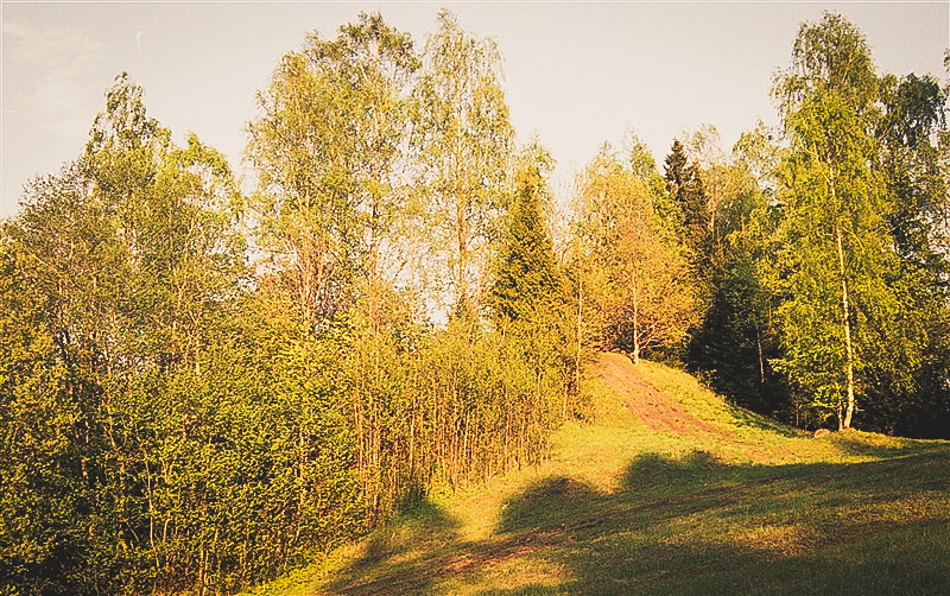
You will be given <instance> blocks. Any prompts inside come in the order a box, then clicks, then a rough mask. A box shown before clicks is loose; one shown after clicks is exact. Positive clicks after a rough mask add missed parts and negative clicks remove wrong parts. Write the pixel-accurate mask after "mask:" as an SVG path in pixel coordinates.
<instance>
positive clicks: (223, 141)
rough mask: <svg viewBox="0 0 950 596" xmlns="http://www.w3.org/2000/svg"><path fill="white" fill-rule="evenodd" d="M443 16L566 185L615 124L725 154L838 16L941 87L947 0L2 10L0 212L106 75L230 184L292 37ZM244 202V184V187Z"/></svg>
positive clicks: (76, 134)
mask: <svg viewBox="0 0 950 596" xmlns="http://www.w3.org/2000/svg"><path fill="white" fill-rule="evenodd" d="M441 6H445V7H447V8H449V9H450V10H452V11H453V12H454V13H455V14H456V15H457V16H458V19H459V22H460V24H461V25H462V26H463V27H464V28H465V29H466V30H468V31H469V32H470V33H472V34H474V35H476V36H478V37H493V38H495V39H496V40H497V42H498V45H499V47H500V49H501V52H502V54H503V56H504V58H505V66H504V70H505V74H506V77H505V90H506V93H507V99H508V103H509V106H510V108H511V119H512V123H513V124H514V126H515V129H516V130H517V131H518V135H519V140H520V141H527V140H528V139H529V138H530V137H532V136H537V137H538V138H539V139H540V141H541V142H542V143H543V144H544V145H546V146H547V147H548V148H549V149H550V150H551V151H552V153H553V154H554V157H555V159H557V161H558V169H557V170H556V172H555V180H554V181H553V184H554V186H555V189H556V190H558V189H560V192H566V190H564V189H566V188H567V186H568V181H569V180H571V179H572V177H573V173H574V171H575V170H577V169H579V168H581V167H582V166H583V165H584V164H585V163H586V162H588V161H589V160H590V159H591V158H592V157H593V156H594V155H595V154H596V152H597V151H598V149H599V148H600V146H601V145H602V144H603V143H604V142H610V143H611V144H612V145H614V146H620V145H621V144H622V142H623V139H624V138H625V137H626V133H627V131H629V130H634V131H636V132H637V133H638V134H639V136H640V137H641V138H642V139H643V140H644V141H646V143H647V144H648V145H649V147H650V148H651V150H652V151H653V154H654V157H655V158H656V160H657V163H658V164H661V163H662V160H663V158H664V156H665V155H666V153H667V152H668V150H669V147H670V145H671V143H672V141H673V139H674V138H675V137H677V136H680V135H682V134H683V132H684V131H691V130H695V129H696V128H697V127H699V126H700V125H701V124H712V125H713V126H715V127H716V128H717V129H718V130H719V132H720V133H721V135H722V141H723V149H725V150H727V151H728V150H729V148H730V147H731V146H732V144H733V143H734V142H735V141H736V139H737V138H738V136H739V134H740V133H742V132H744V131H747V130H751V129H753V128H754V127H755V125H756V122H757V121H758V120H763V121H765V122H766V123H768V124H776V123H777V121H778V120H777V116H776V113H775V109H774V106H773V104H772V102H771V100H770V98H769V89H770V87H771V85H772V78H773V75H774V74H775V72H776V70H777V69H783V68H786V67H788V65H789V63H790V56H791V48H792V43H793V42H794V39H795V36H796V33H797V31H798V27H799V25H800V23H801V22H802V21H812V22H816V21H819V20H821V18H822V13H823V12H824V11H826V10H831V11H836V12H840V13H841V14H843V15H844V16H845V17H846V18H847V19H849V20H850V21H851V22H852V23H854V24H855V25H856V26H857V27H858V28H859V29H860V30H861V31H863V32H864V34H865V35H866V37H867V40H868V43H869V45H870V46H871V50H872V53H873V57H874V60H875V63H876V64H877V66H878V69H879V71H880V72H881V73H884V72H891V73H895V74H898V75H904V74H908V73H910V72H914V73H916V74H918V75H923V74H932V75H935V76H937V77H938V78H939V79H940V80H942V81H944V80H946V77H947V75H946V72H945V71H944V68H943V54H944V51H945V50H946V49H947V48H948V47H950V3H948V2H946V1H945V0H944V1H940V2H876V3H872V2H850V3H842V2H837V3H826V2H784V3H781V2H702V3H700V2H676V3H674V2H613V3H569V2H563V3H546V2H530V3H529V2H510V3H486V2H476V3H454V2H435V3H430V2H414V3H404V2H346V3H339V2H338V3H326V2H280V3H278V2H192V3H180V2H179V3H175V2H164V3H158V2H154V3H153V2H125V3H106V2H99V3H79V2H49V3H40V2H10V1H7V0H0V12H2V21H3V28H2V38H3V39H2V72H0V82H2V121H0V128H2V156H0V157H2V185H0V187H2V188H0V192H2V195H0V217H10V216H12V215H14V214H15V213H16V211H17V208H18V203H19V199H20V195H21V189H22V186H23V184H24V182H25V181H26V180H27V179H29V178H30V177H32V176H33V175H35V174H49V173H55V172H57V171H58V170H59V168H60V166H61V165H62V163H63V162H65V161H68V160H71V159H74V158H75V157H77V156H78V155H79V154H80V153H81V152H82V149H83V146H84V144H85V141H86V135H87V133H88V130H89V127H90V126H91V125H92V122H93V119H94V118H95V116H96V114H97V113H98V112H100V111H102V110H103V109H104V104H105V100H104V92H105V90H106V89H107V88H108V87H109V86H110V85H111V83H112V81H113V79H114V78H115V76H116V75H117V74H118V73H119V72H121V71H128V72H129V74H130V75H131V77H132V80H133V81H135V82H136V83H138V84H140V85H142V86H143V87H144V89H145V104H146V107H147V109H148V111H149V114H150V115H151V116H152V117H154V118H157V119H158V120H159V122H160V123H161V124H162V125H163V126H166V127H168V128H171V130H172V133H173V135H174V138H175V140H176V141H177V142H179V143H182V142H183V141H184V138H185V135H186V134H187V133H188V132H194V133H196V134H197V135H198V137H199V138H201V140H202V141H203V142H205V143H206V144H208V145H211V146H212V147H215V148H216V149H218V150H220V151H222V152H223V153H224V154H225V155H226V156H227V157H228V158H229V160H230V162H231V165H232V167H233V168H234V170H235V171H236V172H237V173H238V175H239V176H240V175H242V172H245V171H246V170H245V166H244V165H242V163H241V157H242V155H243V150H244V146H245V143H246V137H245V134H244V132H243V130H244V125H245V123H246V122H247V121H249V120H251V119H252V118H253V117H254V116H255V114H256V108H255V100H254V97H255V93H256V92H257V91H258V90H260V89H263V88H265V87H266V86H267V84H268V81H269V78H270V75H271V72H272V71H273V70H274V68H275V67H276V66H277V64H278V62H279V60H280V57H281V56H282V55H283V54H285V53H287V52H289V51H291V50H296V49H299V48H300V47H301V46H302V44H303V41H304V37H305V35H306V33H307V32H309V31H313V30H317V31H319V33H320V35H321V36H322V37H324V38H335V37H336V34H337V29H338V28H339V27H340V26H341V25H343V24H346V23H349V22H353V21H355V20H356V18H357V15H358V14H359V13H360V12H361V11H364V12H372V11H379V12H380V13H382V15H383V17H384V19H385V20H386V21H387V22H388V23H389V24H390V25H392V26H394V27H396V28H397V29H399V30H401V31H406V32H409V33H411V34H412V36H413V37H414V39H415V41H416V44H417V47H418V48H420V49H421V48H422V46H423V44H424V41H425V36H426V35H427V34H429V33H432V32H433V31H434V30H435V19H436V14H437V12H438V10H439V8H440V7H441ZM247 190H249V189H247Z"/></svg>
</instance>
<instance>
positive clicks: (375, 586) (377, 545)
mask: <svg viewBox="0 0 950 596" xmlns="http://www.w3.org/2000/svg"><path fill="white" fill-rule="evenodd" d="M459 527H460V523H459V521H458V520H457V519H455V518H454V517H452V516H451V515H449V514H448V513H447V512H446V511H445V509H444V508H442V507H440V506H439V505H437V504H435V503H433V502H432V501H430V500H429V499H427V498H421V499H419V500H418V501H416V502H414V503H412V504H411V505H409V506H407V507H406V508H405V510H404V512H403V513H402V514H401V515H400V516H398V517H397V518H396V519H394V520H392V521H391V522H390V523H389V524H387V525H386V526H385V527H383V528H381V529H379V530H377V531H376V532H374V533H373V534H371V535H370V537H369V538H368V539H367V540H366V541H365V543H364V544H365V546H364V547H363V551H362V553H361V554H360V555H359V556H358V557H356V558H355V559H354V560H353V561H352V562H351V563H350V564H349V565H347V567H346V568H344V569H342V570H340V571H339V572H337V573H336V574H335V577H334V579H333V580H332V581H331V582H330V583H329V584H328V585H327V586H325V588H326V589H327V590H328V591H330V592H331V593H333V594H367V595H368V594H380V595H382V594H426V593H428V591H429V589H430V586H431V585H432V584H433V583H434V582H435V581H436V580H438V579H439V578H440V577H442V576H443V575H444V574H445V571H446V569H447V568H448V567H449V564H450V561H449V560H448V558H449V557H451V556H452V551H451V549H448V550H447V549H446V548H445V547H446V546H447V545H449V546H450V545H454V544H455V543H457V542H458V529H459Z"/></svg>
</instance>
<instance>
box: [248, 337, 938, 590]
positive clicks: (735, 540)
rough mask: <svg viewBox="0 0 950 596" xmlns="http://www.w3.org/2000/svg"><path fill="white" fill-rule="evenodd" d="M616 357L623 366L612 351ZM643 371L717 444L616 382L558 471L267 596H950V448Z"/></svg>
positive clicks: (570, 434)
mask: <svg viewBox="0 0 950 596" xmlns="http://www.w3.org/2000/svg"><path fill="white" fill-rule="evenodd" d="M606 357H608V358H621V356H617V355H607V356H606ZM637 373H638V374H639V375H640V378H641V379H642V380H644V381H646V382H647V383H649V384H650V385H652V386H653V387H655V388H656V389H658V390H659V391H660V392H661V393H662V394H663V395H665V396H667V397H668V398H670V399H673V400H675V401H676V402H677V403H679V404H681V405H682V406H683V409H684V410H685V411H686V412H688V414H689V415H690V416H695V417H696V418H699V419H701V420H702V421H703V422H704V423H705V424H707V425H709V427H710V428H712V429H714V432H697V433H693V434H676V433H672V432H656V431H652V430H650V428H649V427H648V426H647V425H645V424H643V423H642V422H640V421H639V420H638V419H636V418H635V417H634V416H633V414H632V413H631V412H630V411H629V410H628V409H627V408H626V407H625V406H624V404H623V400H622V399H621V398H620V396H618V394H617V393H616V392H615V391H614V390H613V389H612V388H611V387H610V386H609V385H608V384H607V383H604V382H603V381H601V380H598V379H597V378H596V375H594V376H592V377H591V379H589V380H588V382H587V384H586V391H587V392H588V394H589V395H590V397H591V404H592V420H591V421H589V422H570V423H567V424H565V425H564V426H563V427H562V428H561V429H560V430H559V431H558V432H557V433H556V435H555V436H554V437H553V448H552V452H551V456H550V459H549V460H548V461H546V462H544V463H543V464H541V465H539V466H537V467H533V468H530V469H523V470H520V471H516V472H512V473H510V474H508V475H506V476H501V477H496V478H493V479H491V480H490V481H489V482H488V483H486V484H484V485H480V486H474V487H470V488H468V489H466V490H464V491H460V492H458V493H454V494H453V493H451V492H449V491H441V492H440V491H436V492H435V494H433V495H431V496H430V499H429V501H428V502H426V503H423V504H422V505H420V507H419V508H417V510H416V511H413V512H409V513H407V514H406V515H405V516H404V517H402V518H400V519H399V520H396V521H395V522H393V523H392V524H390V525H389V526H387V527H386V528H384V529H381V530H379V531H377V532H376V533H374V534H373V535H372V536H371V537H370V538H369V539H368V540H366V541H364V542H363V543H361V544H360V545H357V546H354V547H349V548H348V550H341V551H339V552H337V553H336V554H335V560H334V561H331V562H329V563H324V564H323V565H321V566H314V567H312V568H310V569H309V570H304V571H302V572H298V574H297V575H296V576H290V577H288V578H285V579H284V584H283V585H278V584H272V585H270V586H266V587H264V588H262V589H261V590H259V591H258V592H257V593H258V594H284V595H292V596H302V595H304V594H482V595H484V594H507V595H514V594H518V595H527V594H710V593H724V594H725V593H742V594H774V593H779V594H799V593H817V592H821V593H829V594H866V593H885V594H905V593H906V594H931V593H932V594H938V593H943V591H944V590H945V589H946V586H947V585H950V539H948V537H950V443H947V442H941V441H911V440H906V439H895V438H890V437H884V436H881V435H875V434H870V433H862V432H858V431H849V432H847V433H833V434H832V435H830V436H827V437H823V438H820V439H815V438H812V437H811V435H807V434H803V433H798V432H796V431H794V430H791V429H787V428H785V427H782V426H780V425H777V424H776V423H774V422H771V421H768V420H764V419H762V418H760V417H757V416H754V415H752V414H750V413H749V412H746V411H743V410H741V409H738V408H734V407H732V406H730V405H729V404H727V403H726V402H725V401H724V400H722V399H721V398H720V397H718V396H716V395H714V394H712V393H710V392H709V391H707V390H706V389H704V388H703V387H701V386H700V385H699V384H698V383H697V382H696V381H695V380H694V379H692V378H691V377H689V376H688V375H685V374H683V373H681V372H678V371H675V370H672V369H669V368H666V367H664V366H661V365H657V364H653V363H649V362H644V363H641V365H640V366H639V370H638V371H637Z"/></svg>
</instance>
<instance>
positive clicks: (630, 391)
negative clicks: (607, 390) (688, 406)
mask: <svg viewBox="0 0 950 596" xmlns="http://www.w3.org/2000/svg"><path fill="white" fill-rule="evenodd" d="M594 370H596V371H597V375H598V376H599V377H600V378H601V379H603V380H604V381H605V382H606V383H608V384H609V385H610V386H611V387H613V389H614V390H615V391H616V392H617V393H618V394H619V395H620V396H621V397H622V398H623V399H624V400H625V401H626V403H627V408H629V410H630V411H631V412H632V413H633V415H634V416H636V417H637V418H639V419H640V420H641V421H643V423H644V424H646V425H647V426H648V427H650V429H651V430H654V431H669V432H673V433H677V434H681V435H694V436H701V435H703V434H708V435H715V436H718V437H722V438H724V439H729V440H731V439H732V438H733V437H732V436H731V435H730V434H729V433H727V432H725V431H723V430H721V429H718V428H716V427H714V426H712V425H710V424H708V423H706V422H704V421H702V420H700V419H699V418H696V417H695V416H693V415H692V414H689V413H687V412H686V411H685V410H684V409H683V407H682V406H681V405H680V404H678V403H676V402H675V401H673V400H672V399H670V398H669V397H667V396H665V395H663V394H662V393H660V392H659V391H657V390H656V388H655V387H653V386H652V385H649V384H648V383H647V382H646V381H644V380H643V378H642V377H641V376H640V374H639V373H638V372H637V369H636V366H634V364H633V363H632V362H630V359H629V358H627V357H626V356H623V355H622V354H614V353H603V352H602V353H600V354H598V355H597V359H596V365H595V369H594Z"/></svg>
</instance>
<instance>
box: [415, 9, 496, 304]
mask: <svg viewBox="0 0 950 596" xmlns="http://www.w3.org/2000/svg"><path fill="white" fill-rule="evenodd" d="M438 22H439V29H438V31H437V32H436V33H435V34H434V35H432V36H431V37H429V39H428V41H427V42H426V48H425V58H424V62H425V64H424V67H423V72H422V77H421V80H420V83H419V89H418V92H417V97H418V100H419V110H420V112H419V118H420V121H419V126H418V130H417V134H418V139H417V142H418V143H419V146H421V147H423V151H422V159H423V162H424V163H425V165H426V167H427V175H426V179H427V189H428V192H429V196H430V199H431V203H430V208H431V210H432V211H433V213H432V217H433V218H434V221H435V227H436V229H437V230H438V233H439V236H440V238H439V241H440V243H442V246H444V247H445V249H444V251H445V255H444V259H445V261H446V263H447V265H448V269H449V270H450V271H451V275H450V278H451V284H452V303H453V306H452V308H453V311H454V312H456V313H461V312H465V311H470V310H472V309H474V307H475V306H477V304H478V299H479V296H478V294H479V292H480V290H481V288H482V286H483V285H484V280H485V278H486V277H487V273H488V271H487V264H488V263H489V260H488V257H489V248H490V246H491V243H492V242H494V241H495V240H497V239H498V235H499V231H500V222H501V215H502V214H503V213H504V210H505V197H506V194H507V193H506V182H507V179H508V172H509V159H510V154H511V143H512V137H513V130H512V127H511V124H510V123H509V121H508V105H507V104H506V102H505V95H504V92H503V91H502V88H501V77H502V73H501V56H500V54H499V53H498V48H497V46H496V45H495V43H494V42H493V41H492V40H488V39H481V40H480V39H475V38H472V37H470V36H469V35H468V34H467V33H465V32H464V31H463V30H462V29H461V27H460V26H459V24H458V21H457V20H456V18H455V16H454V15H453V14H452V13H450V12H448V11H446V10H442V11H441V12H439V17H438Z"/></svg>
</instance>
